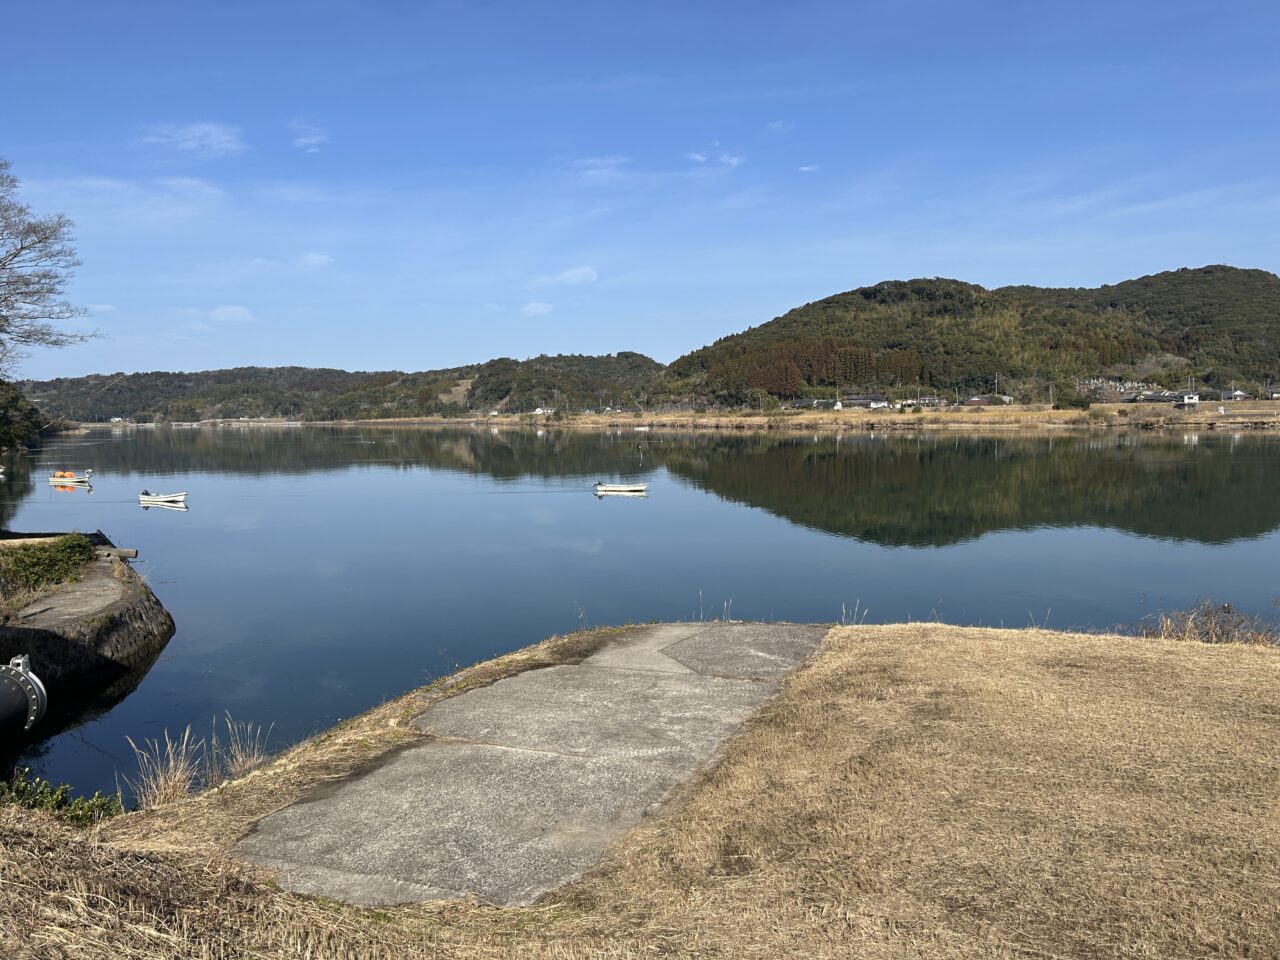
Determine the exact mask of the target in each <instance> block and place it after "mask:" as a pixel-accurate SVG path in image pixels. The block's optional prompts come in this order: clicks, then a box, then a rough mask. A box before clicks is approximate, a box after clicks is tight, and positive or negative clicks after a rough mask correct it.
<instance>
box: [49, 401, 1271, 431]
mask: <svg viewBox="0 0 1280 960" xmlns="http://www.w3.org/2000/svg"><path fill="white" fill-rule="evenodd" d="M1220 408H1221V409H1223V410H1224V412H1222V413H1219V412H1218V410H1219V409H1220ZM323 426H328V427H369V428H375V427H376V428H402V427H422V428H442V427H454V428H461V427H470V428H483V427H490V428H497V429H542V430H568V431H582V432H601V431H640V432H645V431H648V430H657V431H667V432H670V431H695V432H709V433H717V432H719V433H726V432H742V431H753V432H754V431H760V432H765V431H768V432H772V431H786V432H795V433H814V432H818V433H844V432H854V433H914V434H920V433H967V434H974V435H982V434H998V435H1009V434H1028V435H1035V434H1050V435H1052V434H1062V433H1087V432H1091V431H1097V430H1143V431H1166V430H1185V429H1189V428H1193V429H1203V430H1209V431H1217V430H1222V431H1228V432H1245V431H1258V432H1270V431H1280V401H1252V402H1233V403H1226V404H1213V403H1205V404H1202V405H1201V408H1198V409H1195V410H1174V409H1170V408H1168V407H1165V406H1152V405H1148V404H1131V403H1105V404H1104V403H1099V404H1094V405H1092V406H1091V407H1090V408H1088V409H1087V410H1052V409H1048V408H1047V407H1045V406H1043V405H1016V404H1011V405H1009V406H1005V407H960V408H956V407H952V408H949V409H948V410H947V411H945V412H942V411H929V412H922V413H902V412H897V411H889V410H875V411H872V410H865V409H860V408H859V409H850V410H843V411H834V410H821V411H818V410H812V411H811V410H776V411H768V412H766V411H752V410H741V411H734V410H724V411H708V412H702V413H696V412H691V411H690V412H686V411H669V412H654V413H647V412H643V411H636V412H633V413H609V414H598V413H591V414H570V415H568V416H564V417H561V418H559V419H557V418H556V417H555V415H548V414H531V413H526V414H499V415H496V416H479V415H477V416H472V417H403V418H378V419H369V420H285V419H283V418H259V419H251V420H250V419H244V420H201V421H198V422H194V423H159V424H157V423H150V424H133V423H129V424H119V423H114V424H113V423H93V422H81V423H77V424H75V426H72V427H69V428H68V429H67V430H66V431H64V432H68V433H80V432H87V431H89V430H104V429H105V430H121V431H123V430H138V429H158V428H160V427H167V428H168V429H203V428H218V429H226V428H230V427H255V428H263V427H269V428H277V429H278V428H287V427H323Z"/></svg>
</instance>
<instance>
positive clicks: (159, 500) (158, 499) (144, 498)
mask: <svg viewBox="0 0 1280 960" xmlns="http://www.w3.org/2000/svg"><path fill="white" fill-rule="evenodd" d="M138 502H139V503H140V504H142V505H143V506H158V505H160V504H165V503H168V504H173V503H186V502H187V491H185V490H183V491H182V492H181V493H152V492H151V491H149V490H143V491H142V492H141V493H140V494H138Z"/></svg>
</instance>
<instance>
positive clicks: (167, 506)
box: [141, 501, 188, 513]
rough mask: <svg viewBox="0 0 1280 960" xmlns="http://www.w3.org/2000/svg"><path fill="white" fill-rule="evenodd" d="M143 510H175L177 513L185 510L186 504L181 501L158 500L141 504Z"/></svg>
mask: <svg viewBox="0 0 1280 960" xmlns="http://www.w3.org/2000/svg"><path fill="white" fill-rule="evenodd" d="M141 506H142V509H143V510H177V511H178V512H179V513H186V512H187V509H188V508H187V505H186V504H185V503H183V502H181V501H178V502H176V503H174V502H169V501H160V502H157V503H143V504H141Z"/></svg>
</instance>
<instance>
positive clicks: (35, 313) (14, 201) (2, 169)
mask: <svg viewBox="0 0 1280 960" xmlns="http://www.w3.org/2000/svg"><path fill="white" fill-rule="evenodd" d="M17 193H18V179H17V177H15V176H13V174H11V173H10V172H9V163H8V161H6V160H0V373H7V372H9V371H10V370H11V369H12V367H13V364H14V363H15V362H16V361H17V360H18V359H19V358H21V357H22V356H23V355H24V350H23V348H25V347H65V346H69V345H70V344H73V343H83V342H84V341H85V340H86V339H88V336H89V335H87V334H83V333H75V332H73V331H70V330H66V329H64V328H61V327H59V326H58V324H59V323H61V322H64V321H67V320H73V319H75V318H76V317H81V316H84V313H85V311H84V310H82V309H80V308H79V307H75V306H72V305H71V304H70V303H69V302H67V301H66V300H65V299H63V296H62V294H63V291H64V289H65V288H66V285H67V283H68V281H70V279H71V276H72V274H73V272H74V270H75V268H76V267H78V266H80V261H79V260H77V259H76V252H75V247H74V246H72V239H73V238H72V233H71V230H72V227H71V221H70V220H68V219H67V218H66V217H64V216H62V214H54V215H53V216H48V217H37V216H34V215H33V214H32V213H31V208H30V207H28V206H27V205H26V204H24V203H22V202H21V201H19V200H18V197H17Z"/></svg>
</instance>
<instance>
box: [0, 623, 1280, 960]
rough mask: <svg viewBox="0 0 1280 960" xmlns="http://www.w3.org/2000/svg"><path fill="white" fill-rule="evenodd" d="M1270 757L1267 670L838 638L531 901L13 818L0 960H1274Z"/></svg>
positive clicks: (1275, 852)
mask: <svg viewBox="0 0 1280 960" xmlns="http://www.w3.org/2000/svg"><path fill="white" fill-rule="evenodd" d="M389 706H391V705H389ZM376 713H377V712H376V711H375V714H376ZM382 723H383V725H384V726H385V724H386V721H385V717H384V719H383V720H382ZM342 735H343V736H354V737H357V738H361V737H365V736H366V734H365V733H361V727H360V725H359V723H357V724H356V726H354V727H345V728H344V733H343V734H342ZM368 735H369V736H375V734H372V733H369V734H368ZM1278 740H1280V651H1278V650H1276V649H1274V648H1269V647H1251V646H1240V645H1218V646H1210V645H1203V644H1198V643H1178V642H1173V641H1164V640H1143V639H1136V638H1121V637H1105V636H1086V635H1072V634H1061V633H1053V632H1048V631H1041V630H1009V631H1006V630H982V629H962V628H954V627H946V626H941V625H931V624H916V625H907V626H893V627H856V628H837V629H836V630H834V631H833V632H832V634H831V635H830V636H829V637H828V640H827V646H826V649H825V650H824V652H823V653H821V654H820V655H819V656H818V657H817V658H816V659H815V660H813V661H811V662H810V663H809V664H808V665H807V666H806V667H804V668H802V669H801V670H800V671H799V672H797V673H796V674H795V675H794V676H793V677H792V678H791V679H790V680H789V681H788V682H787V683H786V685H785V687H784V689H783V691H782V693H781V694H780V695H779V696H778V697H777V698H776V699H775V700H774V701H773V702H772V703H771V704H770V705H769V706H768V707H766V708H765V709H764V710H763V711H762V712H761V714H760V715H758V716H757V717H756V718H755V719H754V720H753V721H751V722H750V723H749V724H748V726H747V727H746V728H745V730H744V731H743V732H742V734H740V735H739V736H738V737H737V738H735V740H734V741H732V742H731V744H730V747H729V749H728V752H727V756H726V757H725V759H724V761H723V762H722V763H721V764H720V765H719V767H717V768H716V769H715V770H714V771H712V772H711V773H710V774H709V775H708V776H707V777H706V778H705V779H704V781H702V782H701V783H698V784H695V785H694V786H693V787H692V788H691V789H690V790H689V791H688V795H687V797H686V798H685V800H684V802H683V803H679V804H676V805H675V806H673V807H672V808H670V809H669V811H668V812H666V813H665V814H662V815H659V816H657V817H654V818H653V819H651V820H650V821H648V822H647V823H646V824H645V825H643V826H641V827H640V828H638V829H636V830H635V831H633V832H632V833H631V834H629V835H628V836H627V837H626V838H625V839H624V841H623V842H622V843H621V845H620V846H619V848H617V849H616V851H615V853H614V855H613V857H612V859H611V860H609V861H608V862H606V863H605V864H603V865H602V866H601V867H600V868H599V869H597V870H596V871H595V872H594V873H593V874H591V875H589V876H588V877H586V878H585V879H583V880H582V881H581V882H579V883H578V884H576V885H574V886H572V887H570V888H569V889H567V890H565V891H563V892H561V893H559V894H556V895H553V896H552V897H551V898H549V899H548V900H547V901H544V902H543V903H542V904H540V905H539V906H536V907H533V908H528V909H496V908H489V907H483V906H479V905H476V904H463V903H454V904H444V905H436V906H432V907H404V908H396V909H390V910H356V909H352V908H345V907H341V906H339V905H335V904H331V903H326V902H319V901H314V900H308V899H306V898H302V897H296V896H291V895H288V894H284V893H281V892H280V891H279V890H277V889H275V888H274V887H271V886H268V885H263V884H262V883H261V882H260V881H258V880H256V879H254V878H253V877H252V876H251V875H249V874H247V873H245V872H243V871H242V870H240V869H239V868H236V867H234V866H230V865H228V864H226V863H225V862H223V861H221V860H220V859H219V858H218V857H217V856H216V855H212V854H210V853H209V852H208V850H204V851H198V850H192V851H190V852H188V853H186V854H184V853H182V852H181V850H182V848H181V846H179V845H176V844H173V843H166V841H165V838H164V837H163V836H161V835H156V836H154V837H152V838H150V839H151V841H152V842H151V843H149V844H148V846H152V847H153V848H157V849H164V848H166V847H167V848H168V849H169V850H171V851H176V852H171V853H166V854H158V853H152V854H141V855H139V854H138V853H135V852H131V848H130V845H129V844H128V843H126V842H125V840H124V839H123V838H124V837H126V836H128V834H129V831H128V830H125V831H122V832H121V831H115V830H110V831H108V833H107V835H111V834H115V835H116V836H117V837H118V839H117V840H116V841H114V842H111V843H100V842H93V841H92V839H91V838H87V837H85V836H84V835H82V834H77V833H75V832H73V831H72V830H70V829H69V828H66V827H63V826H61V825H59V824H55V823H52V822H50V821H47V820H45V819H43V818H41V817H39V816H37V815H34V814H27V813H18V812H15V811H13V810H12V809H9V810H6V809H4V808H0V953H2V954H3V955H5V956H14V957H46V956H57V957H76V958H106V957H149V958H150V957H154V958H161V957H164V958H170V957H196V956H198V957H212V958H229V957H239V956H255V957H272V958H283V957H296V956H317V957H326V958H330V957H333V958H355V957H360V958H368V957H377V958H383V957H386V958H390V957H395V958H409V957H426V956H444V957H464V958H479V957H486V958H497V957H512V958H515V957H521V958H525V957H530V958H552V957H555V958H587V957H606V958H607V957H648V956H657V955H670V956H700V957H722V958H737V957H759V958H772V957H781V956H789V957H819V958H823V957H831V958H835V957H850V956H857V957H871V958H908V957H911V958H923V957H929V958H979V957H984V958H985V957H1057V958H1081V960H1083V958H1094V957H1114V958H1130V957H1132V958H1137V957H1243V956H1250V957H1273V956H1278V955H1280V817H1277V805H1278V804H1280V755H1278V754H1277V752H1276V749H1275V744H1276V742H1277V741H1278ZM287 763H288V759H287V758H286V765H287ZM187 803H193V801H188V802H187ZM194 803H195V804H196V809H199V808H200V806H201V805H202V804H203V803H204V801H202V800H198V801H194ZM176 819H177V820H178V821H181V820H182V819H183V817H182V816H181V815H180V816H178V817H177V818H176ZM163 820H164V818H163V817H161V818H160V820H159V821H157V822H163ZM135 849H136V848H135Z"/></svg>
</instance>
